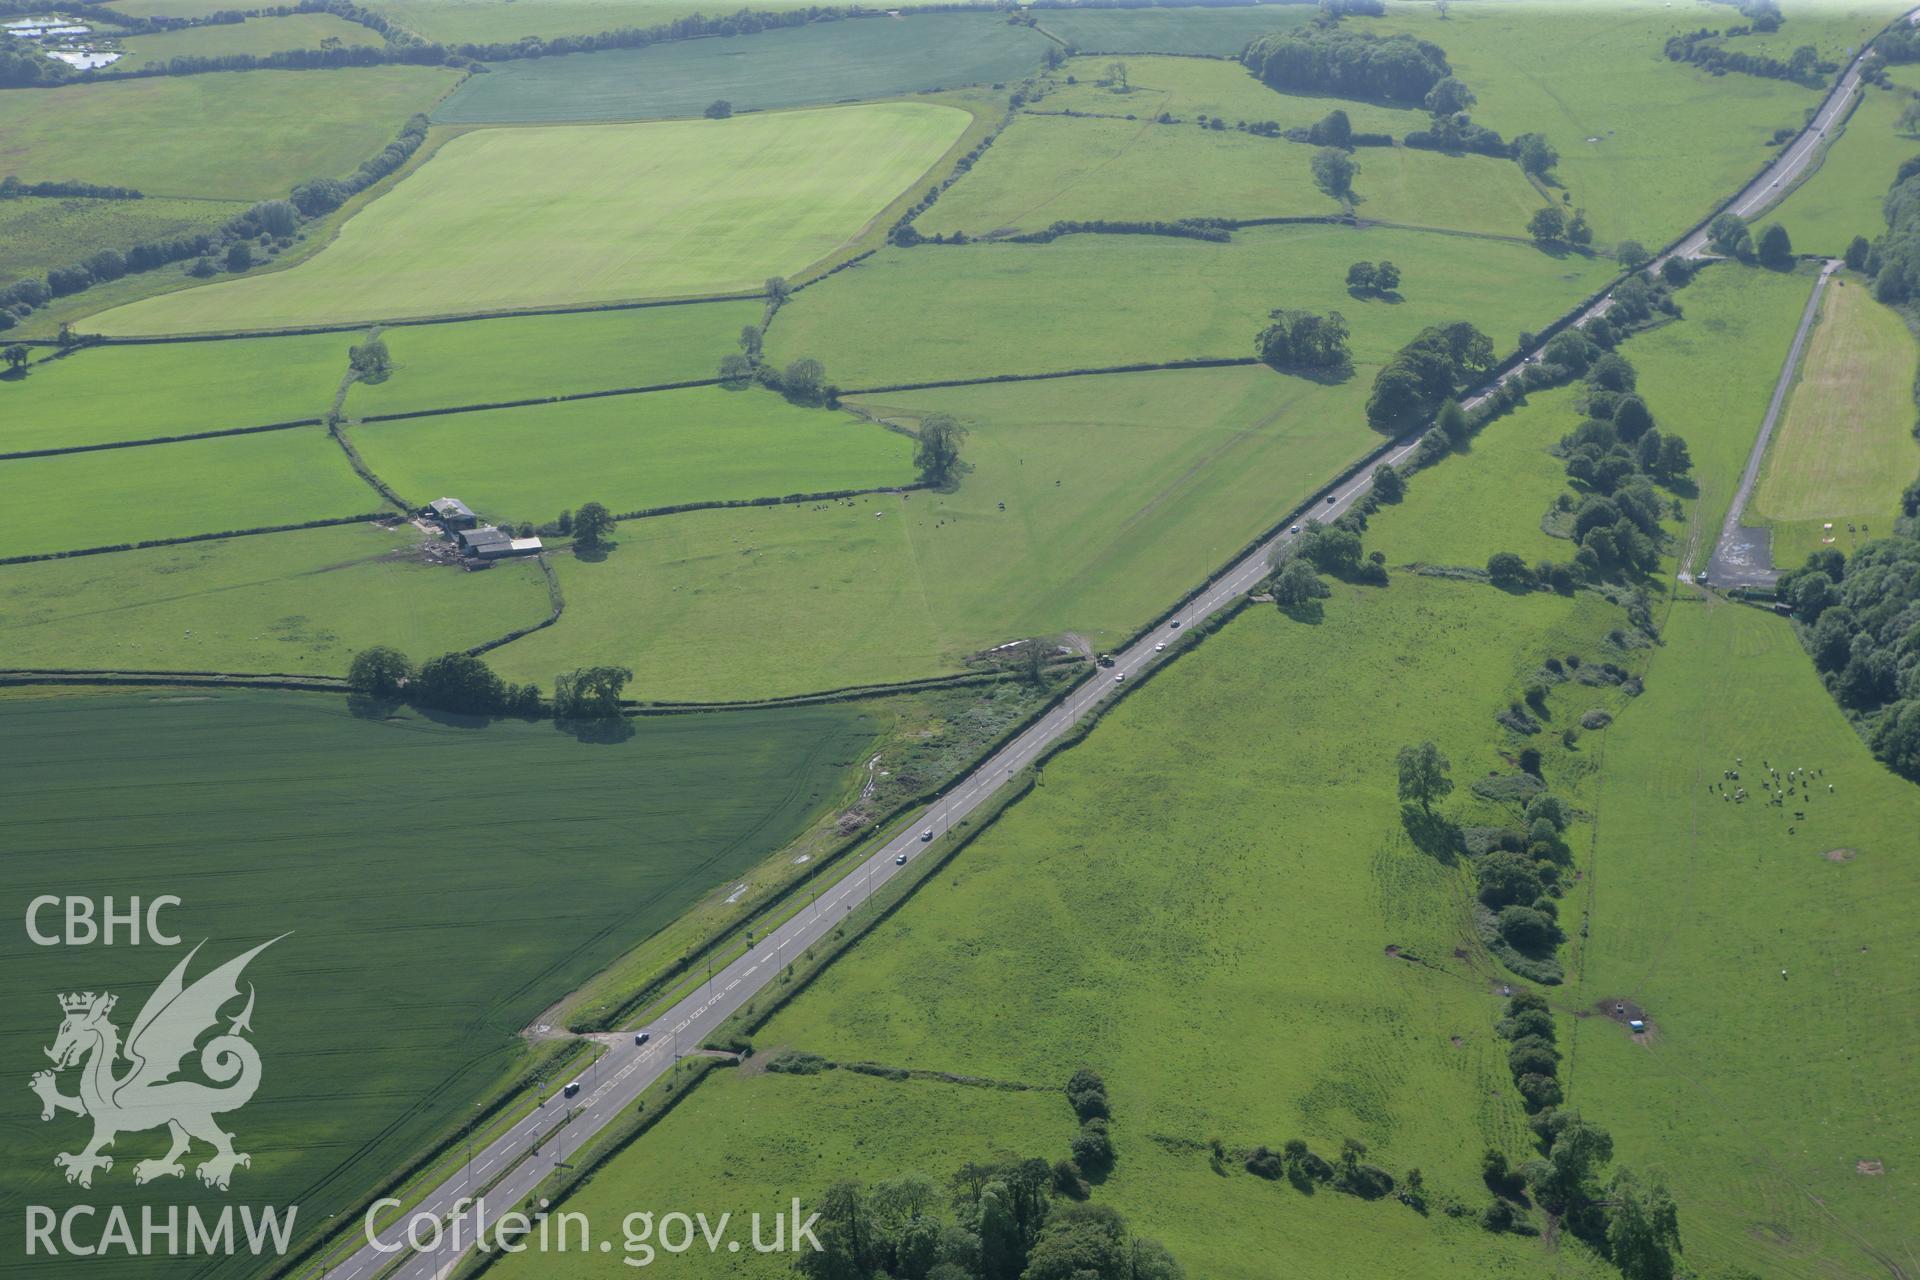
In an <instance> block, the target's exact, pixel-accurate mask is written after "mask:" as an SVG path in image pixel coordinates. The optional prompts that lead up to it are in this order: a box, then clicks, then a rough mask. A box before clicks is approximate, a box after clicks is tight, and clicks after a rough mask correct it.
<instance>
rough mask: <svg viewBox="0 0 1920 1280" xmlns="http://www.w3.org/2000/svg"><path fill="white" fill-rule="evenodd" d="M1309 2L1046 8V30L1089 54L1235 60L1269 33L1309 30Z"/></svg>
mask: <svg viewBox="0 0 1920 1280" xmlns="http://www.w3.org/2000/svg"><path fill="white" fill-rule="evenodd" d="M1313 15H1314V9H1313V7H1312V6H1311V5H1305V4H1262V5H1258V6H1251V5H1250V6H1246V7H1238V6H1235V7H1228V8H1206V7H1198V6H1190V7H1186V8H1151V9H1095V8H1091V7H1089V8H1085V9H1076V8H1072V7H1067V8H1059V9H1042V10H1036V11H1035V15H1034V16H1035V17H1036V18H1038V19H1039V21H1040V27H1041V29H1042V30H1043V31H1047V32H1050V33H1052V34H1053V35H1056V36H1058V37H1059V38H1060V39H1062V40H1064V41H1066V42H1067V43H1069V44H1071V45H1074V46H1075V47H1077V48H1080V49H1085V50H1087V51H1088V52H1089V53H1211V54H1219V55H1223V56H1228V57H1231V56H1233V55H1235V54H1237V53H1239V52H1240V50H1242V49H1244V48H1246V46H1247V41H1249V40H1252V39H1253V38H1254V37H1256V36H1263V35H1266V34H1267V33H1268V32H1269V31H1285V30H1289V29H1291V28H1293V27H1301V26H1305V25H1306V24H1307V23H1309V22H1311V21H1312V20H1313Z"/></svg>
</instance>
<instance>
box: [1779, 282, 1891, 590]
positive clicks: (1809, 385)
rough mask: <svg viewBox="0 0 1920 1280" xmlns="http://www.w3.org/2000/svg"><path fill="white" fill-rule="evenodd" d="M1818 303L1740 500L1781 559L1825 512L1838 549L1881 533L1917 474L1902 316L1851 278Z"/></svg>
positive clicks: (1815, 533)
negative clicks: (1785, 398)
mask: <svg viewBox="0 0 1920 1280" xmlns="http://www.w3.org/2000/svg"><path fill="white" fill-rule="evenodd" d="M1820 308H1821V315H1820V319H1819V321H1818V323H1817V324H1816V326H1815V328H1814V331H1813V335H1812V337H1811V338H1809V339H1808V342H1807V348H1806V351H1805V353H1804V355H1803V356H1802V358H1801V366H1800V380H1799V383H1798V384H1797V385H1796V386H1795V387H1794V389H1793V399H1792V400H1791V401H1790V402H1789V403H1788V406H1787V410H1786V412H1785V414H1784V415H1782V417H1781V420H1780V424H1779V426H1778V427H1776V428H1775V431H1774V437H1773V441H1772V443H1771V444H1770V445H1769V446H1768V449H1767V460H1766V464H1765V468H1764V470H1762V472H1761V473H1760V483H1759V484H1758V485H1757V486H1756V487H1755V488H1754V491H1753V500H1752V504H1751V506H1750V507H1749V508H1748V510H1749V512H1750V513H1751V515H1752V516H1753V517H1754V520H1753V521H1751V522H1753V523H1766V524H1770V525H1772V526H1773V560H1774V564H1775V566H1776V567H1778V568H1782V569H1787V568H1793V567H1795V566H1797V565H1799V564H1801V563H1802V562H1803V561H1805V559H1806V557H1807V554H1808V553H1809V552H1811V551H1813V550H1814V549H1816V548H1817V547H1819V546H1820V545H1821V540H1822V539H1823V538H1824V537H1825V536H1826V533H1825V530H1824V529H1823V528H1822V526H1823V525H1825V524H1827V523H1829V522H1831V523H1832V525H1833V526H1834V530H1833V537H1834V539H1835V545H1837V546H1838V547H1839V548H1840V550H1842V551H1845V552H1851V551H1852V550H1853V549H1854V547H1855V546H1857V545H1859V544H1860V543H1863V542H1867V541H1870V540H1872V539H1873V538H1876V537H1880V536H1883V535H1885V534H1886V532H1887V531H1888V529H1889V528H1890V527H1891V526H1892V524H1893V518H1894V516H1895V515H1897V514H1898V513H1899V510H1900V493H1901V490H1903V489H1905V488H1906V487H1907V485H1908V484H1909V483H1911V482H1912V480H1913V478H1914V476H1915V475H1916V474H1920V447H1916V445H1915V442H1914V436H1913V427H1914V405H1913V396H1912V387H1913V379H1914V373H1915V371H1916V368H1920V349H1916V347H1915V344H1914V337H1913V334H1912V332H1911V331H1909V330H1908V328H1907V325H1906V322H1905V321H1904V320H1902V319H1901V318H1900V313H1899V312H1897V311H1894V310H1892V309H1891V308H1889V307H1886V306H1883V305H1881V304H1880V303H1878V302H1875V301H1874V300H1873V296H1872V294H1871V293H1870V292H1869V291H1868V289H1867V287H1866V286H1864V285H1862V284H1861V283H1860V281H1859V280H1858V279H1857V278H1855V279H1848V278H1846V277H1841V276H1836V277H1834V278H1833V279H1832V280H1831V281H1829V282H1828V286H1827V291H1826V293H1825V295H1824V296H1823V297H1822V299H1821V303H1820ZM1856 529H1857V532H1856Z"/></svg>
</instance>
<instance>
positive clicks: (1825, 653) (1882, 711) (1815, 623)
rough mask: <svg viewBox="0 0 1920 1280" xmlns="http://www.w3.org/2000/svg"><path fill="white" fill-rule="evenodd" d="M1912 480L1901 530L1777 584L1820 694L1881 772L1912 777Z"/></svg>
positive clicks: (1916, 553)
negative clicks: (1822, 689) (1823, 689)
mask: <svg viewBox="0 0 1920 1280" xmlns="http://www.w3.org/2000/svg"><path fill="white" fill-rule="evenodd" d="M1916 518H1920V481H1916V482H1915V483H1914V484H1913V485H1910V486H1909V487H1908V489H1907V493H1906V497H1905V500H1904V519H1903V521H1902V523H1901V529H1902V531H1901V532H1897V533H1896V534H1895V535H1894V536H1893V537H1890V538H1879V539H1876V540H1874V541H1872V542H1869V543H1867V544H1866V545H1865V546H1863V547H1861V548H1860V549H1859V550H1858V551H1855V552H1854V553H1853V555H1852V556H1845V555H1842V554H1841V553H1840V552H1839V551H1837V550H1835V549H1833V548H1831V547H1827V548H1822V549H1821V550H1819V551H1816V552H1814V553H1813V554H1812V555H1811V556H1809V557H1807V562H1806V563H1805V564H1804V565H1802V566H1801V567H1800V568H1798V569H1795V570H1793V571H1792V572H1791V573H1787V574H1785V575H1783V576H1782V577H1781V578H1780V581H1779V582H1778V584H1776V589H1777V590H1778V592H1779V596H1780V599H1781V600H1783V601H1785V602H1786V603H1787V604H1789V605H1790V606H1791V607H1792V609H1793V613H1794V618H1795V620H1796V621H1797V622H1798V623H1799V627H1800V634H1801V638H1802V640H1803V641H1804V642H1805V644H1806V646H1807V649H1808V651H1809V652H1810V653H1811V654H1812V656H1813V665H1814V666H1815V667H1816V668H1817V669H1818V670H1819V672H1820V676H1821V679H1822V680H1824V681H1825V682H1826V685H1827V688H1828V690H1829V691H1830V692H1831V693H1832V694H1833V697H1834V698H1835V700H1836V701H1838V702H1839V703H1840V705H1841V706H1842V707H1843V708H1845V709H1846V711H1847V712H1848V714H1849V715H1851V716H1853V717H1855V718H1856V719H1857V720H1858V721H1859V723H1860V724H1861V725H1862V727H1863V728H1864V729H1865V730H1866V733H1867V740H1868V742H1869V744H1870V745H1871V746H1872V748H1873V752H1874V755H1876V756H1877V757H1879V759H1880V760H1881V762H1882V763H1884V764H1885V765H1886V766H1887V767H1888V768H1890V769H1892V770H1894V771H1895V772H1896V773H1899V774H1901V775H1902V776H1904V777H1908V778H1912V779H1914V780H1915V781H1920V538H1916V537H1914V536H1913V521H1914V520H1915V519H1916Z"/></svg>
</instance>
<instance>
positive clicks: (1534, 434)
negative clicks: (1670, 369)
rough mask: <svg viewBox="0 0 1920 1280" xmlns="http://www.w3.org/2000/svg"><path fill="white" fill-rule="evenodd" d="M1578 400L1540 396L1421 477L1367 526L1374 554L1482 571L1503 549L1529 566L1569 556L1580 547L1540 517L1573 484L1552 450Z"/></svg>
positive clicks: (1566, 390)
mask: <svg viewBox="0 0 1920 1280" xmlns="http://www.w3.org/2000/svg"><path fill="white" fill-rule="evenodd" d="M1577 397H1578V392H1577V390H1576V389H1575V388H1572V387H1563V388H1560V389H1558V390H1554V391H1543V392H1536V393H1535V394H1533V395H1532V396H1530V397H1528V400H1527V403H1526V404H1525V405H1523V406H1522V407H1520V408H1518V409H1516V410H1514V411H1513V412H1512V413H1509V414H1507V415H1506V416H1505V417H1502V418H1499V419H1496V420H1495V421H1494V422H1493V423H1492V424H1490V425H1489V426H1488V427H1487V428H1486V429H1485V430H1484V431H1482V432H1481V433H1480V434H1479V435H1477V436H1475V437H1474V438H1473V440H1472V442H1471V443H1470V444H1469V445H1468V446H1467V448H1466V449H1465V450H1464V451H1459V452H1457V453H1456V454H1455V455H1453V456H1451V457H1449V458H1448V459H1447V460H1446V461H1445V462H1444V463H1442V464H1441V465H1440V466H1437V467H1428V468H1426V469H1425V470H1423V471H1419V472H1416V473H1415V474H1414V476H1413V477H1412V478H1411V479H1410V480H1409V481H1408V482H1407V495H1406V497H1405V498H1404V499H1402V500H1401V502H1400V504H1399V505H1398V506H1396V507H1394V508H1392V509H1391V514H1389V515H1385V516H1381V517H1380V518H1378V519H1376V520H1375V521H1374V522H1373V523H1372V524H1371V525H1370V526H1369V527H1368V530H1367V546H1368V547H1369V549H1372V550H1376V551H1381V552H1384V553H1385V554H1386V557H1387V563H1388V564H1390V565H1402V564H1430V565H1470V566H1473V567H1476V568H1479V567H1484V566H1485V565H1486V563H1487V557H1488V556H1490V555H1492V554H1493V553H1494V552H1496V551H1511V552H1513V553H1514V554H1516V555H1518V556H1520V557H1521V558H1522V559H1524V560H1525V561H1526V562H1527V563H1528V564H1533V563H1535V562H1536V561H1538V560H1542V559H1545V560H1554V561H1565V560H1567V559H1568V558H1570V557H1571V556H1572V554H1573V551H1574V544H1573V543H1572V542H1569V541H1568V540H1566V539H1564V538H1555V537H1553V536H1551V535H1549V534H1548V533H1546V532H1545V531H1544V530H1542V529H1541V527H1540V518H1541V517H1542V516H1543V515H1545V514H1546V512H1547V508H1548V506H1549V505H1550V504H1551V503H1552V501H1553V495H1554V494H1556V493H1559V492H1562V491H1564V490H1567V489H1568V487H1569V486H1568V484H1567V472H1566V464H1565V463H1564V462H1562V461H1561V460H1560V459H1559V458H1556V457H1554V456H1553V454H1552V453H1551V452H1549V450H1551V449H1552V448H1553V446H1554V445H1555V444H1556V443H1558V442H1559V440H1560V437H1561V436H1564V435H1566V434H1567V433H1568V432H1569V431H1571V430H1573V429H1574V428H1575V427H1577V426H1579V425H1580V421H1581V418H1582V417H1583V415H1582V414H1581V413H1580V411H1579V409H1578V408H1577V407H1576V402H1577ZM1656 412H1657V411H1656Z"/></svg>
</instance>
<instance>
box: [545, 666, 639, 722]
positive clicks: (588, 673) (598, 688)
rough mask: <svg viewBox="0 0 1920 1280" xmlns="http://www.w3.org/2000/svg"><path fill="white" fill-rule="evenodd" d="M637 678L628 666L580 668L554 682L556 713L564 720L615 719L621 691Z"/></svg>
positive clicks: (558, 677) (555, 679)
mask: <svg viewBox="0 0 1920 1280" xmlns="http://www.w3.org/2000/svg"><path fill="white" fill-rule="evenodd" d="M632 679H633V672H631V671H629V670H628V669H627V668H625V667H580V668H578V669H576V670H574V671H569V672H567V673H566V674H565V675H562V676H556V677H555V678H554V682H553V714H554V716H555V718H556V719H560V720H611V719H614V718H616V717H617V716H619V715H620V694H621V691H622V690H624V689H625V688H626V687H627V682H628V681H629V680H632Z"/></svg>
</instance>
